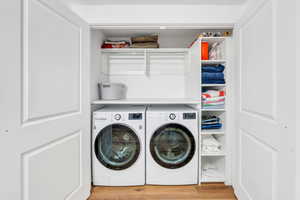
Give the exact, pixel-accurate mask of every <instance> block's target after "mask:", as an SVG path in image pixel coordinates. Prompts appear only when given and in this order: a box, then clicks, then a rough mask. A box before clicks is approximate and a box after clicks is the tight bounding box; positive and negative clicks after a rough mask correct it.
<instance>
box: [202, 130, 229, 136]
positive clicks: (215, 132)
mask: <svg viewBox="0 0 300 200" xmlns="http://www.w3.org/2000/svg"><path fill="white" fill-rule="evenodd" d="M224 134H225V131H224V130H223V129H211V130H206V129H201V135H224Z"/></svg>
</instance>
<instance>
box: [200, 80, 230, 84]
mask: <svg viewBox="0 0 300 200" xmlns="http://www.w3.org/2000/svg"><path fill="white" fill-rule="evenodd" d="M202 84H225V80H224V79H220V80H213V79H202Z"/></svg>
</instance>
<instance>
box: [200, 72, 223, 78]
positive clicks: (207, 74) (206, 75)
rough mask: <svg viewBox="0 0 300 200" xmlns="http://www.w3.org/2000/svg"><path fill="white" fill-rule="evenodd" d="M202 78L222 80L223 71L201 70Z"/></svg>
mask: <svg viewBox="0 0 300 200" xmlns="http://www.w3.org/2000/svg"><path fill="white" fill-rule="evenodd" d="M202 79H207V80H208V79H210V80H223V79H224V73H223V72H216V73H213V72H202Z"/></svg>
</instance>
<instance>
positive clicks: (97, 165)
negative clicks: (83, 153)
mask: <svg viewBox="0 0 300 200" xmlns="http://www.w3.org/2000/svg"><path fill="white" fill-rule="evenodd" d="M145 109H146V107H145V106H107V107H104V108H102V109H100V110H98V111H95V112H93V137H92V168H93V173H92V176H93V184H94V185H104V186H130V185H144V184H145Z"/></svg>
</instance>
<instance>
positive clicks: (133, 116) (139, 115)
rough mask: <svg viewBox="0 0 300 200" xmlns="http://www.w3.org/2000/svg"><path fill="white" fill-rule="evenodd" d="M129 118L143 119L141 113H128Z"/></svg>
mask: <svg viewBox="0 0 300 200" xmlns="http://www.w3.org/2000/svg"><path fill="white" fill-rule="evenodd" d="M128 119H129V120H142V119H143V113H129V114H128Z"/></svg>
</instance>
